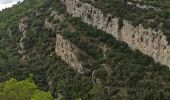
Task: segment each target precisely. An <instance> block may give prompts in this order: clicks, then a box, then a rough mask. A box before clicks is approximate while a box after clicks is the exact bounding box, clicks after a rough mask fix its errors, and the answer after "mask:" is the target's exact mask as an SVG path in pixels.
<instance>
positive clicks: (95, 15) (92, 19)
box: [61, 0, 170, 67]
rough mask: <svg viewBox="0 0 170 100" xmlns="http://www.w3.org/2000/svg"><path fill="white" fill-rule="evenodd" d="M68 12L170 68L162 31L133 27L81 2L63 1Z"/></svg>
mask: <svg viewBox="0 0 170 100" xmlns="http://www.w3.org/2000/svg"><path fill="white" fill-rule="evenodd" d="M61 1H62V2H63V3H64V4H65V5H66V10H67V12H68V13H69V14H70V15H72V16H73V17H80V18H81V19H82V21H84V22H85V23H87V24H90V25H92V26H94V27H96V28H97V29H101V30H103V31H105V32H106V33H108V34H111V35H112V36H114V37H115V38H116V39H117V40H121V41H124V42H126V43H127V44H128V45H129V46H130V47H132V48H134V49H138V50H140V51H141V52H142V53H143V54H146V55H148V56H151V57H152V58H154V60H155V61H156V62H160V63H161V64H164V65H167V66H169V67H170V46H169V45H168V41H167V38H166V36H165V35H163V32H162V31H161V30H160V29H152V28H147V29H146V28H144V27H143V25H138V26H136V27H135V26H133V25H132V24H131V22H129V21H126V20H122V19H119V18H116V17H113V16H112V15H110V14H104V13H103V12H102V11H101V10H100V9H97V8H95V7H93V6H92V5H91V4H88V3H83V2H81V1H79V0H61Z"/></svg>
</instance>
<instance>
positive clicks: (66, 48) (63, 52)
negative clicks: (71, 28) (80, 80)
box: [55, 34, 84, 73]
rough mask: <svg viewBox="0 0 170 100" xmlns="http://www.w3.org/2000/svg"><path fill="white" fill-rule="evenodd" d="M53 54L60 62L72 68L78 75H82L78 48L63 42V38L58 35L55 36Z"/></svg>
mask: <svg viewBox="0 0 170 100" xmlns="http://www.w3.org/2000/svg"><path fill="white" fill-rule="evenodd" d="M55 52H56V54H57V55H58V56H60V57H61V59H62V60H64V61H65V62H66V63H67V64H69V65H70V66H72V67H73V68H74V69H75V70H77V71H78V72H79V73H84V71H83V67H82V64H81V63H80V61H79V60H78V52H79V50H78V48H77V47H75V46H74V45H73V44H71V43H70V42H69V41H67V40H65V39H64V38H63V36H61V35H59V34H57V35H56V47H55Z"/></svg>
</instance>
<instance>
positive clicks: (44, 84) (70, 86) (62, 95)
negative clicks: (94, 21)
mask: <svg viewBox="0 0 170 100" xmlns="http://www.w3.org/2000/svg"><path fill="white" fill-rule="evenodd" d="M82 1H84V2H87V1H88V0H87V1H86V0H82ZM90 1H91V0H89V3H91V2H90ZM95 1H96V2H95V6H97V7H99V8H101V9H103V10H106V12H107V11H108V12H110V11H112V12H113V14H114V15H116V16H119V17H121V16H122V18H125V19H126V18H127V19H129V18H131V19H132V21H133V22H134V23H135V22H137V23H138V21H140V22H143V19H146V18H145V17H146V16H148V17H150V15H152V14H150V13H153V15H152V17H154V18H157V17H158V18H157V19H161V21H162V22H165V23H167V22H168V21H169V20H165V19H164V18H169V17H170V16H169V15H170V14H169V13H170V11H169V6H168V4H169V0H163V1H164V2H166V4H164V3H162V1H161V0H143V2H142V4H150V5H153V6H155V7H160V8H161V9H162V10H163V11H161V12H160V13H157V12H155V11H152V10H144V11H143V10H142V11H141V12H135V11H134V10H133V9H132V10H129V9H126V8H128V7H129V6H127V5H122V4H123V3H122V1H121V0H95ZM119 1H121V2H119ZM131 1H132V2H133V1H134V2H137V1H136V0H131ZM139 2H140V1H139ZM160 2H161V3H160ZM118 5H121V6H118ZM122 6H125V8H124V7H122ZM105 8H107V9H105ZM121 8H122V9H121ZM113 9H114V10H113ZM54 11H55V12H56V13H57V14H58V15H62V16H63V19H62V20H63V21H60V20H58V19H56V18H55V17H54V16H51V12H54ZM119 11H123V12H124V13H123V14H127V15H126V16H125V15H120V14H121V13H120V12H119ZM136 13H139V14H141V15H139V16H138V17H136V16H137V15H138V14H136ZM146 13H147V14H148V15H147V14H146ZM159 17H161V18H159ZM133 18H134V19H133ZM131 19H129V20H131ZM157 19H156V20H157ZM134 20H135V21H134ZM46 21H48V22H49V23H50V24H52V29H50V28H49V29H48V28H46V27H45V22H46ZM20 24H24V25H25V26H26V27H25V30H24V31H25V34H24V35H25V38H24V39H23V43H22V44H23V47H22V48H21V46H20V45H21V43H20V42H21V38H22V37H23V33H22V32H21V31H20V29H19V25H20ZM167 26H168V29H169V22H168V25H167ZM70 27H71V28H70ZM56 31H59V32H56ZM56 34H60V35H62V36H63V37H64V39H66V40H68V41H69V42H70V43H72V44H74V45H75V46H76V47H78V48H79V49H80V50H81V51H82V52H84V53H85V55H86V56H85V57H83V56H81V55H79V59H81V61H82V63H83V67H84V68H87V69H89V72H88V73H85V74H81V73H78V72H76V70H74V69H72V67H71V66H70V65H68V64H67V63H65V62H64V61H63V60H62V59H61V58H60V57H59V56H57V55H56V53H55V46H56V44H55V38H56ZM103 48H105V49H106V50H104V49H103ZM21 49H22V51H23V52H22V53H20V52H19V51H21ZM0 83H1V84H0V99H2V100H170V71H169V68H168V67H167V66H164V65H161V64H159V63H156V62H154V60H153V59H152V58H150V57H148V56H146V55H143V54H142V53H141V52H139V51H138V50H132V49H131V48H130V47H128V45H127V44H126V43H124V42H121V41H117V40H116V39H115V38H114V37H112V36H111V35H109V34H107V33H105V32H103V31H101V30H98V29H96V28H93V27H92V26H90V25H88V24H85V23H83V22H82V21H81V19H80V18H75V17H71V16H70V15H68V14H67V13H66V10H65V6H64V5H63V4H62V3H61V1H60V0H24V2H22V3H18V4H17V5H14V6H13V7H12V8H9V9H5V10H3V11H1V12H0Z"/></svg>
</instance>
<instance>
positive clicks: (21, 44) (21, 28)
mask: <svg viewBox="0 0 170 100" xmlns="http://www.w3.org/2000/svg"><path fill="white" fill-rule="evenodd" d="M25 20H27V18H23V19H21V20H20V23H19V26H18V27H19V30H20V32H21V33H22V35H23V36H22V37H21V39H20V42H19V46H20V50H19V51H18V52H19V53H20V54H23V53H24V52H25V50H24V39H25V38H26V32H27V31H26V28H27V27H28V25H27V24H26V23H24V22H25Z"/></svg>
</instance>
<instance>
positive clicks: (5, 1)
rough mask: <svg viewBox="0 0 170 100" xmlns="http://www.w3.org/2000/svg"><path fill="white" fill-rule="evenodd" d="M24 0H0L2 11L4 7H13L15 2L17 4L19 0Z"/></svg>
mask: <svg viewBox="0 0 170 100" xmlns="http://www.w3.org/2000/svg"><path fill="white" fill-rule="evenodd" d="M19 1H21V2H22V1H23V0H0V11H1V10H2V9H4V8H7V7H11V6H12V5H14V4H17V2H19Z"/></svg>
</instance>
